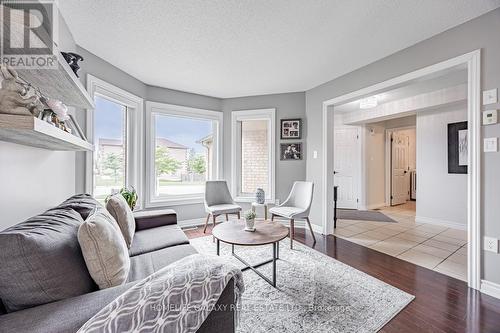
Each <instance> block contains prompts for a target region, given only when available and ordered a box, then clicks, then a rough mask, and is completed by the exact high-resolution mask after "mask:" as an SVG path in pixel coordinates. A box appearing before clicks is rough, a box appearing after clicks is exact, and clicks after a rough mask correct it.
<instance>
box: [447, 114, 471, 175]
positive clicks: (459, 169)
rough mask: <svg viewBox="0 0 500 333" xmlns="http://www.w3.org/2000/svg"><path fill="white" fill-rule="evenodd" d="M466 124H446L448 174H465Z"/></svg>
mask: <svg viewBox="0 0 500 333" xmlns="http://www.w3.org/2000/svg"><path fill="white" fill-rule="evenodd" d="M467 135H468V131H467V122H466V121H462V122H459V123H453V124H448V173H462V174H463V173H467V162H468V160H467V158H468V147H467V144H468V141H467Z"/></svg>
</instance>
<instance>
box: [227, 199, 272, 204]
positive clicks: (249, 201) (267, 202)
mask: <svg viewBox="0 0 500 333" xmlns="http://www.w3.org/2000/svg"><path fill="white" fill-rule="evenodd" d="M234 201H235V202H241V203H252V202H256V200H255V197H236V198H234ZM270 203H274V199H272V198H271V199H266V204H270Z"/></svg>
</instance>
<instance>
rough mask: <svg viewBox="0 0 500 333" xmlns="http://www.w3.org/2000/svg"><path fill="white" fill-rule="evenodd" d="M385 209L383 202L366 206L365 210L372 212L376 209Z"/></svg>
mask: <svg viewBox="0 0 500 333" xmlns="http://www.w3.org/2000/svg"><path fill="white" fill-rule="evenodd" d="M382 207H385V202H381V203H377V204H371V205H366V207H365V208H366V209H365V210H372V209H378V208H382Z"/></svg>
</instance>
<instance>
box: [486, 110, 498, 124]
mask: <svg viewBox="0 0 500 333" xmlns="http://www.w3.org/2000/svg"><path fill="white" fill-rule="evenodd" d="M497 118H498V111H497V110H487V111H483V125H491V124H496V123H497V122H498V119H497Z"/></svg>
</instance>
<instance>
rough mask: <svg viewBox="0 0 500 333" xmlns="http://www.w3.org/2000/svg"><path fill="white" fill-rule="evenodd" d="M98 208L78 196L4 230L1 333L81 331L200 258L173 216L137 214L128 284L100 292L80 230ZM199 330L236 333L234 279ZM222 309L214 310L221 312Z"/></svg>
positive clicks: (0, 275) (0, 278)
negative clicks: (158, 278)
mask: <svg viewBox="0 0 500 333" xmlns="http://www.w3.org/2000/svg"><path fill="white" fill-rule="evenodd" d="M96 206H97V207H99V206H100V204H99V203H98V202H97V201H96V200H94V199H93V198H92V197H90V196H89V195H76V196H73V197H71V198H69V199H68V200H66V201H65V202H63V203H62V204H61V205H59V206H57V207H55V208H53V209H50V210H48V211H47V212H45V213H43V214H40V215H38V216H35V217H32V218H30V219H28V220H27V221H25V222H22V223H20V224H17V225H15V226H12V227H10V228H8V229H6V230H4V231H2V232H0V299H1V301H0V332H16V333H21V332H37V333H42V332H50V333H59V332H61V333H62V332H65V333H66V332H76V331H77V330H78V329H79V328H80V327H81V326H82V325H83V324H84V323H85V322H86V321H87V320H88V319H90V318H91V317H92V316H93V315H95V314H96V313H97V312H99V311H100V310H101V309H102V308H103V307H105V306H106V305H107V304H109V303H110V302H112V301H113V300H114V299H115V298H116V297H118V296H119V295H121V294H122V293H123V292H124V291H126V290H127V289H128V288H130V287H131V286H133V285H134V284H135V283H136V282H137V281H138V280H141V279H143V278H145V277H147V276H148V275H150V274H152V273H154V272H156V271H158V270H159V269H161V268H163V267H165V266H167V265H169V264H171V263H173V262H174V261H177V260H179V259H181V258H183V257H186V256H188V255H191V254H194V253H196V250H195V249H194V248H193V247H192V246H191V245H190V244H189V240H188V239H187V237H186V235H185V234H184V233H183V232H182V230H181V229H180V228H179V226H178V225H177V218H176V214H175V212H174V211H172V210H164V211H161V212H153V213H150V212H143V213H138V214H136V215H135V220H136V233H135V236H134V239H133V243H132V246H131V248H130V250H129V254H130V261H131V268H130V273H129V276H128V280H127V283H126V284H123V285H120V286H117V287H113V288H108V289H104V290H98V288H97V286H96V284H95V283H94V282H93V280H92V278H91V277H90V275H89V273H88V270H87V267H86V265H85V262H84V259H83V257H82V254H81V251H80V247H79V244H78V239H77V231H78V227H79V225H80V224H81V223H83V221H85V219H86V218H87V217H88V215H89V214H90V213H91V212H92V211H93V210H94V209H95V207H96ZM218 304H219V305H228V306H222V307H219V308H220V309H226V310H225V311H217V312H215V311H214V312H212V313H210V315H209V316H208V318H207V319H206V320H205V322H204V323H203V325H202V326H201V328H200V329H199V330H198V332H202V333H204V332H220V333H226V332H234V330H235V326H234V325H235V324H234V313H233V312H232V310H233V309H234V307H233V306H231V305H233V304H234V286H233V281H230V283H229V284H228V286H227V287H226V289H225V290H224V292H223V293H222V295H221V297H220V298H219V301H218ZM216 308H217V307H216Z"/></svg>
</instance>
